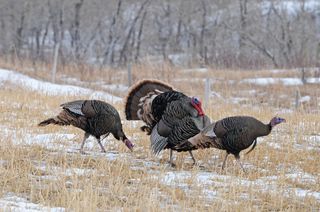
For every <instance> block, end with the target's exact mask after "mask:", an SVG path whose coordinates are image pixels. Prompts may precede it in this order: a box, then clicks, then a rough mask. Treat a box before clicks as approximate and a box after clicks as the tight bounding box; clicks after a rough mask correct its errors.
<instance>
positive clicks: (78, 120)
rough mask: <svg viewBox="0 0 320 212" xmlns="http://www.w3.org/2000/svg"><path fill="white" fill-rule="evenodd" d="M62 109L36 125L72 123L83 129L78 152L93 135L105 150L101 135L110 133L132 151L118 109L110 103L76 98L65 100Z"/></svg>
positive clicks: (131, 145) (103, 150) (81, 150)
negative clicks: (54, 115)
mask: <svg viewBox="0 0 320 212" xmlns="http://www.w3.org/2000/svg"><path fill="white" fill-rule="evenodd" d="M61 107H62V111H61V112H60V113H59V114H58V115H57V116H56V117H53V118H49V119H46V120H44V121H42V122H40V123H39V124H38V126H46V125H48V124H56V125H72V126H75V127H77V128H80V129H82V130H84V131H85V134H84V138H83V141H82V144H81V148H80V152H81V153H84V152H83V147H84V144H85V141H86V139H87V138H88V137H89V136H90V135H92V136H94V137H95V138H96V139H97V141H98V143H99V145H100V148H101V150H102V152H106V150H105V149H104V147H103V145H102V144H101V136H102V135H104V136H105V137H106V136H108V135H109V134H110V133H111V134H112V135H113V136H114V137H115V138H116V139H117V140H122V141H123V143H124V144H125V145H126V146H127V147H128V148H129V149H130V150H131V151H132V148H133V144H132V143H131V141H130V140H129V139H128V138H127V136H126V135H125V134H124V132H123V129H122V124H121V120H120V116H119V113H118V111H117V110H116V109H115V108H114V107H113V106H112V105H110V104H108V103H106V102H103V101H99V100H77V101H73V102H67V103H64V104H62V105H61Z"/></svg>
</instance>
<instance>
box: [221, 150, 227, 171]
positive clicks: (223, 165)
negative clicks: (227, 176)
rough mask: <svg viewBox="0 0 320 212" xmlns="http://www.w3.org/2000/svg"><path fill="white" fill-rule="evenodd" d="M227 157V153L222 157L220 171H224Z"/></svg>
mask: <svg viewBox="0 0 320 212" xmlns="http://www.w3.org/2000/svg"><path fill="white" fill-rule="evenodd" d="M228 155H229V153H228V152H226V156H225V157H224V160H223V163H222V167H221V171H222V170H223V169H224V167H225V166H226V161H227V158H228Z"/></svg>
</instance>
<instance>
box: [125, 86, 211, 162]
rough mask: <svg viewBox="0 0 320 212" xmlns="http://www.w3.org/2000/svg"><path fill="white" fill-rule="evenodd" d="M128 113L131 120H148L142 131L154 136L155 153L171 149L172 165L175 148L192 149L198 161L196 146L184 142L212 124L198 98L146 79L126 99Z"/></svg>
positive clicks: (152, 142) (152, 138) (153, 146)
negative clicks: (192, 146)
mask: <svg viewBox="0 0 320 212" xmlns="http://www.w3.org/2000/svg"><path fill="white" fill-rule="evenodd" d="M125 114H126V118H127V120H142V121H144V122H145V123H146V125H144V126H142V127H141V130H142V131H146V132H147V134H148V135H151V136H150V140H151V149H152V151H153V153H155V154H158V153H159V152H161V151H162V150H163V149H166V148H169V149H170V164H171V165H174V164H173V163H172V150H175V151H178V152H180V151H189V153H190V155H191V157H192V160H193V162H194V163H195V159H194V157H193V154H192V152H191V150H194V148H190V147H191V146H190V145H187V144H185V145H183V144H184V143H185V142H188V140H187V139H188V138H190V137H192V136H194V135H196V134H198V133H199V132H200V130H201V129H203V128H204V127H205V126H207V125H209V124H210V119H209V118H208V117H207V116H205V115H204V113H203V110H202V108H201V102H200V101H199V100H198V99H197V98H195V97H192V98H190V97H188V96H186V95H185V94H183V93H181V92H178V91H175V90H173V88H172V87H171V86H170V85H168V84H165V83H163V82H161V81H156V80H142V81H140V82H138V83H137V84H136V85H133V86H132V88H131V91H130V92H129V94H128V96H127V98H126V105H125Z"/></svg>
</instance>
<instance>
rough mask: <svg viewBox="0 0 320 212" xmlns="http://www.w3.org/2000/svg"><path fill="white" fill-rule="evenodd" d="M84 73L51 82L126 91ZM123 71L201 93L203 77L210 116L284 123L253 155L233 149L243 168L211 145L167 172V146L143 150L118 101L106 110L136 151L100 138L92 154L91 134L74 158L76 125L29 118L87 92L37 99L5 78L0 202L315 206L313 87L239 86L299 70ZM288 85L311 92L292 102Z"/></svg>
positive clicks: (318, 103)
mask: <svg viewBox="0 0 320 212" xmlns="http://www.w3.org/2000/svg"><path fill="white" fill-rule="evenodd" d="M2 63H3V64H2V67H6V68H11V69H17V70H21V72H23V73H26V74H27V75H29V76H32V77H34V78H37V79H42V80H49V79H50V74H49V73H48V72H49V70H50V69H49V68H48V67H45V66H43V67H38V69H37V70H35V69H29V70H28V69H27V68H22V67H20V66H18V67H12V66H10V64H6V63H4V62H2ZM24 67H28V66H27V65H26V64H25V65H24ZM42 68H43V69H42ZM84 69H85V71H84V70H79V68H78V67H77V69H74V70H72V67H69V68H65V70H64V71H59V72H58V79H57V82H58V83H63V84H72V83H66V82H65V81H64V79H66V78H67V77H73V78H76V79H78V80H81V82H82V85H81V86H84V87H89V88H92V89H96V90H104V91H107V92H111V93H112V92H113V94H115V95H118V96H121V97H124V96H125V95H126V93H125V92H115V91H110V90H108V89H105V88H103V87H101V82H102V84H112V83H115V84H126V80H127V75H126V71H122V70H111V69H110V70H94V69H93V70H90V69H89V68H87V67H84ZM89 71H92V72H90V73H91V74H88V72H89ZM132 73H133V80H134V81H137V80H138V79H140V78H151V77H155V78H157V79H161V80H164V81H166V82H169V83H171V84H173V85H174V87H176V88H177V89H178V90H182V91H184V92H185V93H187V94H188V95H197V96H200V97H201V98H202V99H204V92H203V91H204V80H205V79H206V78H211V80H212V85H211V90H212V91H213V92H215V93H213V94H212V95H211V96H210V99H209V102H204V104H205V111H206V113H207V115H208V116H209V117H211V118H212V120H218V119H220V118H223V117H226V116H232V115H252V116H255V117H256V118H258V119H260V120H262V121H264V122H268V121H269V120H270V119H271V118H272V117H273V116H275V115H278V116H281V117H284V118H286V120H287V122H286V123H285V124H281V125H279V126H277V127H276V128H275V129H274V130H273V132H272V133H271V135H269V136H267V137H264V138H260V139H258V144H257V147H256V148H255V150H254V151H253V152H251V153H250V154H248V155H245V154H244V153H245V152H246V150H245V151H243V152H242V154H241V159H242V162H243V163H244V166H245V168H246V170H247V171H248V173H247V174H245V173H243V172H242V171H241V169H240V168H239V166H238V165H237V163H236V162H235V160H234V158H233V156H229V158H228V163H227V168H226V170H225V171H223V172H222V171H221V164H222V160H223V157H224V151H220V150H217V149H206V150H198V151H195V152H194V156H195V158H196V160H197V161H198V164H199V165H198V166H192V165H191V164H192V160H191V158H190V157H189V154H188V153H175V154H174V155H175V163H176V165H177V167H176V168H171V167H169V166H168V164H167V160H168V157H169V154H168V151H165V152H163V154H162V155H160V156H157V157H156V156H154V155H152V154H151V152H150V148H149V138H148V136H147V135H145V134H144V133H142V132H141V131H140V130H139V126H140V125H141V123H140V122H128V121H125V120H124V114H123V102H120V103H116V104H115V106H116V107H117V109H118V110H119V111H120V113H121V117H122V119H123V123H124V129H125V131H126V133H127V135H128V137H130V138H131V139H132V141H133V142H134V143H135V144H136V146H135V150H134V151H133V152H132V153H131V152H129V151H128V150H127V148H126V147H125V145H123V144H122V143H121V142H119V141H117V140H115V139H114V138H113V137H112V136H109V137H108V138H107V139H105V140H104V141H103V143H104V145H105V148H106V150H107V153H106V154H103V153H100V149H99V146H98V145H97V143H96V142H95V141H94V140H93V139H92V140H90V141H89V142H88V143H87V145H86V146H85V151H86V152H87V154H85V155H81V154H80V153H79V151H78V149H79V147H80V143H81V140H82V136H83V132H82V131H81V130H79V129H76V128H73V127H58V126H47V127H44V128H39V127H37V123H38V122H40V121H42V120H43V119H45V118H47V117H49V116H53V115H54V114H56V113H58V112H59V105H60V104H61V103H63V102H66V101H71V100H75V99H84V98H89V97H88V96H57V95H45V94H43V93H41V91H39V92H33V91H30V90H28V89H24V87H23V86H16V85H14V84H12V83H11V82H4V84H2V85H1V84H0V85H1V90H0V99H1V101H0V113H1V116H0V125H1V128H0V133H1V134H0V135H1V136H0V155H1V160H0V187H1V188H2V189H1V191H0V199H1V197H4V196H6V195H7V194H8V193H12V194H15V195H16V196H20V197H24V198H26V199H28V200H29V201H30V202H33V203H36V204H41V205H43V206H47V207H61V208H65V209H66V210H67V211H69V210H71V211H319V209H320V172H319V170H320V165H319V161H318V160H319V159H320V154H319V153H320V98H319V97H320V85H319V84H306V85H301V86H284V85H282V84H276V85H268V86H259V85H254V84H248V83H241V82H240V81H241V80H242V79H244V78H257V77H276V78H278V77H299V76H300V75H299V74H300V73H299V71H294V70H283V71H281V72H270V71H268V70H265V71H243V70H242V71H232V70H213V69H209V70H208V71H207V72H204V73H202V72H196V71H184V70H182V69H178V68H171V67H170V66H157V67H152V66H150V65H146V66H133V67H132ZM312 76H313V73H310V77H312ZM77 82H78V83H79V82H80V81H77ZM96 82H100V83H96ZM74 84H76V82H75V83H74ZM297 91H298V92H299V93H300V95H301V96H310V97H311V99H310V101H307V102H303V103H301V104H300V105H299V106H298V108H296V107H295V99H296V92H297Z"/></svg>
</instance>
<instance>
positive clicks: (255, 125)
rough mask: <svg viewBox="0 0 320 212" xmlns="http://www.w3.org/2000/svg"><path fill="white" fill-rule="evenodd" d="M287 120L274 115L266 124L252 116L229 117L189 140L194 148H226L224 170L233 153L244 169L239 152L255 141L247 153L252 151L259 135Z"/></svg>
mask: <svg viewBox="0 0 320 212" xmlns="http://www.w3.org/2000/svg"><path fill="white" fill-rule="evenodd" d="M285 121H286V120H285V119H283V118H280V117H273V118H272V119H271V120H270V122H269V123H268V124H264V123H262V122H261V121H259V120H257V119H255V118H253V117H250V116H233V117H228V118H224V119H222V120H219V121H217V122H214V123H212V124H210V125H209V126H207V127H206V128H205V129H203V130H202V131H201V133H199V134H198V135H196V136H195V137H193V138H190V139H189V142H190V143H191V144H192V146H194V148H202V147H206V148H207V147H214V148H218V149H222V150H226V156H225V158H224V161H223V164H222V170H223V169H224V167H225V164H226V160H227V157H228V155H229V154H230V153H231V154H233V155H234V156H235V158H236V160H237V162H238V163H239V165H240V167H241V168H242V170H243V171H244V168H243V166H242V164H241V162H240V155H239V153H240V152H241V151H242V150H244V149H246V148H248V147H249V146H251V145H252V143H253V145H252V147H251V149H250V150H249V151H248V152H247V153H246V154H248V153H249V152H251V151H252V150H253V149H254V148H255V146H256V144H257V138H258V137H262V136H266V135H269V134H270V132H271V130H272V129H273V127H274V126H276V125H278V124H280V123H282V122H285Z"/></svg>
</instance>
